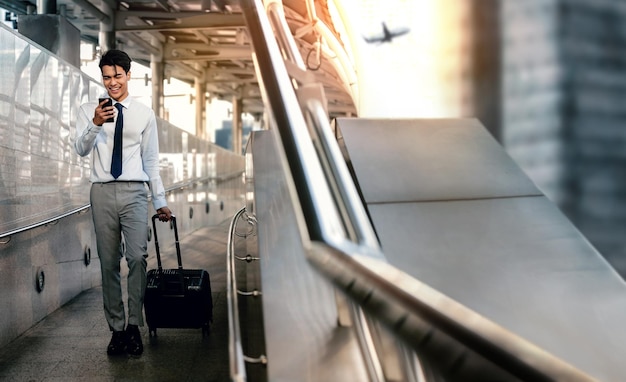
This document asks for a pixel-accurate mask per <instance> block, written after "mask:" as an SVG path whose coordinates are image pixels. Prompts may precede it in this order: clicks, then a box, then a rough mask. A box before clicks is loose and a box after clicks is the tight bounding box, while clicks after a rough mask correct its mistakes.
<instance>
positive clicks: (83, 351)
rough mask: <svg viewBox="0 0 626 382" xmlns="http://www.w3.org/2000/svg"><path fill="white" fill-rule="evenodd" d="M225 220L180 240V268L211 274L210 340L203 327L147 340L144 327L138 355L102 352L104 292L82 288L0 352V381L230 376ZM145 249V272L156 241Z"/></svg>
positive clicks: (166, 249)
mask: <svg viewBox="0 0 626 382" xmlns="http://www.w3.org/2000/svg"><path fill="white" fill-rule="evenodd" d="M228 224H229V222H228V221H225V222H224V223H222V224H220V225H218V226H212V227H207V228H201V229H199V230H196V231H195V232H193V233H191V234H190V235H188V236H186V237H185V238H184V239H182V240H181V242H180V245H181V252H182V254H183V264H184V266H185V267H187V268H204V269H207V270H208V271H209V274H210V275H211V286H212V292H213V304H214V308H213V309H214V310H213V325H212V326H211V333H210V335H209V336H208V337H205V338H203V337H202V332H201V330H200V329H159V330H158V332H157V337H150V336H149V335H148V328H147V326H144V327H143V328H142V330H141V332H142V339H143V342H144V354H143V355H142V356H141V357H139V358H132V357H129V356H114V357H113V356H111V357H110V356H107V354H106V347H107V344H108V343H109V340H110V338H111V334H110V332H109V329H108V327H107V324H106V321H105V319H104V312H103V310H102V291H101V288H100V287H96V288H92V289H89V290H87V291H85V292H83V293H81V294H80V295H79V296H77V297H76V298H74V299H73V300H71V301H70V302H69V303H67V304H65V305H64V306H63V307H61V308H60V309H58V310H57V311H55V312H54V313H52V314H50V315H48V316H47V317H46V318H45V319H43V320H42V321H40V322H39V323H38V324H37V325H35V326H34V327H33V328H31V329H30V330H28V331H27V332H26V333H24V334H23V335H22V336H20V337H19V338H18V339H16V340H15V341H13V342H11V343H10V344H9V345H7V346H5V347H3V348H2V349H0V381H3V382H4V381H16V382H18V381H19V382H23V381H40V382H45V381H64V382H78V381H90V382H92V381H134V382H136V381H139V382H141V381H146V382H148V381H150V382H170V381H171V382H179V381H181V382H182V381H189V382H196V381H215V382H218V381H219V382H222V381H226V380H228V379H229V373H228V350H227V349H228V321H227V317H226V293H225V290H226V255H225V253H226V243H227V231H228ZM172 236H173V235H172ZM168 243H170V244H171V245H168ZM159 245H160V246H161V247H162V248H161V252H162V254H163V255H164V256H166V258H164V259H163V260H164V261H163V266H164V267H175V263H176V258H175V256H173V254H174V248H173V237H172V238H170V237H168V236H167V235H164V234H159ZM149 248H150V251H149V261H148V269H152V268H155V267H156V265H155V263H156V259H155V255H154V242H153V241H151V242H150V243H149ZM168 255H169V257H167V256H168ZM122 262H123V264H125V261H124V260H122Z"/></svg>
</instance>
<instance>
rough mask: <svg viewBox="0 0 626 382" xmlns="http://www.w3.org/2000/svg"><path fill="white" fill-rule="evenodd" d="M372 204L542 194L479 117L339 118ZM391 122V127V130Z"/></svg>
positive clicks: (353, 161) (353, 159)
mask: <svg viewBox="0 0 626 382" xmlns="http://www.w3.org/2000/svg"><path fill="white" fill-rule="evenodd" d="M337 125H338V126H339V128H340V130H341V133H342V134H343V137H344V139H345V141H346V142H349V144H348V145H347V148H348V151H349V154H350V158H351V159H352V165H353V166H354V169H355V171H356V172H357V173H358V174H367V175H366V176H359V177H358V179H359V183H360V184H361V189H362V191H363V195H364V197H365V199H366V200H367V202H368V203H382V202H385V203H388V202H403V201H414V200H423V201H424V200H454V199H478V198H489V197H508V196H518V195H541V193H540V191H539V190H538V189H537V187H535V185H534V184H533V183H532V181H531V180H530V179H528V177H526V176H524V174H523V172H522V170H521V169H520V168H519V167H518V166H517V165H516V164H515V163H513V162H512V161H511V160H510V159H509V158H508V155H507V154H506V152H505V151H504V150H503V149H502V148H501V147H500V146H498V145H497V144H495V140H494V139H493V137H491V135H489V133H488V132H487V131H486V130H485V129H484V127H482V125H481V124H480V122H478V121H477V120H475V119H425V120H419V121H416V120H412V119H398V120H395V119H394V120H391V119H363V118H339V119H337ZM392 126H393V128H391V127H392Z"/></svg>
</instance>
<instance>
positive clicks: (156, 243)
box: [152, 214, 183, 271]
mask: <svg viewBox="0 0 626 382" xmlns="http://www.w3.org/2000/svg"><path fill="white" fill-rule="evenodd" d="M158 218H159V214H154V215H153V216H152V228H153V229H152V230H153V231H154V247H155V249H156V258H157V265H158V267H159V271H162V270H163V266H162V265H161V253H160V251H159V239H158V238H157V229H156V221H157V219H158ZM170 221H171V224H172V226H173V227H174V239H176V257H177V259H178V269H183V259H182V258H181V257H180V243H179V242H178V227H177V226H176V216H174V215H172V216H171V218H170Z"/></svg>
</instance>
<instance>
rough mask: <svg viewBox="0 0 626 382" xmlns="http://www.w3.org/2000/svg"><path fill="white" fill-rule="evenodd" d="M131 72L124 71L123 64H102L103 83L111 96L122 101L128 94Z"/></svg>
mask: <svg viewBox="0 0 626 382" xmlns="http://www.w3.org/2000/svg"><path fill="white" fill-rule="evenodd" d="M129 80H130V72H128V73H126V72H124V69H123V68H122V67H121V66H119V65H118V66H112V65H104V66H102V83H103V84H104V87H106V89H107V93H109V97H111V98H113V99H114V100H116V101H118V102H121V101H123V100H124V98H126V97H127V96H128V81H129Z"/></svg>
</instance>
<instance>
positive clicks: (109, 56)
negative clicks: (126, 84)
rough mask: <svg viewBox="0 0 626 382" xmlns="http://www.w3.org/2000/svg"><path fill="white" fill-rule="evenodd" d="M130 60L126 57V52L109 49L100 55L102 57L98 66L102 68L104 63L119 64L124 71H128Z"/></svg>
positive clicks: (109, 64)
mask: <svg viewBox="0 0 626 382" xmlns="http://www.w3.org/2000/svg"><path fill="white" fill-rule="evenodd" d="M131 61H132V60H131V59H130V57H128V54H126V52H124V51H121V50H117V49H111V50H109V51H107V52H106V53H105V54H103V55H102V58H100V64H99V65H98V66H99V67H100V70H102V67H103V66H105V65H107V66H121V67H122V69H124V72H126V73H128V71H129V70H130V62H131Z"/></svg>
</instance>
